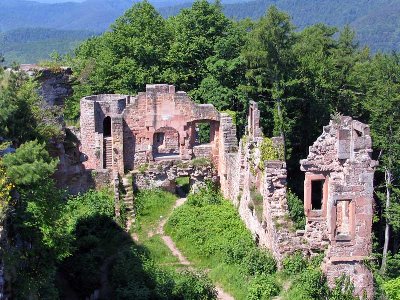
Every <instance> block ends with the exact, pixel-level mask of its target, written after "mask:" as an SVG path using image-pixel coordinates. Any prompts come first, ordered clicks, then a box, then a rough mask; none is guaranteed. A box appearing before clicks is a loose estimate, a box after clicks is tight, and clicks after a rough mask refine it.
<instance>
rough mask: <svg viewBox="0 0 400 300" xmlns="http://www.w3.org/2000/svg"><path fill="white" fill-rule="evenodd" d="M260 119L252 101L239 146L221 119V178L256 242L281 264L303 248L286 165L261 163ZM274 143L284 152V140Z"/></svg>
mask: <svg viewBox="0 0 400 300" xmlns="http://www.w3.org/2000/svg"><path fill="white" fill-rule="evenodd" d="M259 118H260V111H259V109H258V106H257V103H255V102H253V101H252V102H250V108H249V117H248V122H249V123H248V126H247V132H246V136H244V137H243V138H242V139H241V141H240V142H239V147H236V144H237V143H236V140H235V139H233V135H232V134H231V133H232V132H231V130H232V129H230V128H231V124H229V119H227V122H226V130H225V131H226V132H224V127H223V125H222V124H224V122H223V120H224V118H223V117H221V128H222V130H221V139H222V143H221V144H222V145H221V146H220V153H221V154H220V162H221V164H220V169H219V176H220V182H221V189H222V191H223V194H224V196H225V197H227V198H229V199H231V200H232V202H233V203H234V205H235V206H237V207H238V210H239V214H240V216H241V218H242V219H243V221H244V223H245V224H246V226H247V228H249V230H250V231H251V232H252V234H253V236H254V238H255V240H256V241H257V243H258V244H259V245H260V246H262V247H266V248H268V249H270V250H271V252H272V253H273V255H274V257H275V258H276V259H277V260H278V263H279V264H280V262H281V261H282V259H283V258H284V256H285V255H287V254H288V253H291V252H293V251H295V250H296V249H299V248H301V246H300V245H301V241H300V237H298V236H297V235H296V232H295V230H294V226H293V223H292V221H291V220H290V218H289V215H288V206H287V200H286V163H285V162H284V161H282V160H270V161H265V162H263V161H262V159H263V158H262V144H263V142H264V137H263V135H262V131H261V129H260V127H259V123H260V122H259ZM235 134H236V132H235ZM272 144H273V145H272V147H274V148H275V149H277V151H280V149H283V140H282V139H281V138H273V139H272Z"/></svg>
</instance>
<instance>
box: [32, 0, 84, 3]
mask: <svg viewBox="0 0 400 300" xmlns="http://www.w3.org/2000/svg"><path fill="white" fill-rule="evenodd" d="M35 1H36V2H42V3H61V2H83V1H84V0H35Z"/></svg>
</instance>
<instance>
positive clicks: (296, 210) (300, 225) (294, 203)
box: [286, 190, 306, 229]
mask: <svg viewBox="0 0 400 300" xmlns="http://www.w3.org/2000/svg"><path fill="white" fill-rule="evenodd" d="M286 197H287V203H288V208H289V216H290V218H291V220H292V221H293V223H294V227H295V228H296V229H304V227H305V226H306V217H305V215H304V204H303V201H301V199H300V198H299V197H297V195H296V194H294V193H293V192H292V191H290V190H288V192H287V193H286Z"/></svg>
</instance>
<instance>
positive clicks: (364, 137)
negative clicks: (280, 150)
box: [301, 117, 377, 298]
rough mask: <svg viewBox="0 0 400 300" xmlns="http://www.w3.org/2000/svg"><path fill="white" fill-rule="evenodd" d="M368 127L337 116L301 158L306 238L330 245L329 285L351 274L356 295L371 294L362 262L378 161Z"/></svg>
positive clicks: (366, 255) (368, 236) (366, 251)
mask: <svg viewBox="0 0 400 300" xmlns="http://www.w3.org/2000/svg"><path fill="white" fill-rule="evenodd" d="M371 148H372V142H371V137H370V129H369V127H368V125H365V124H363V123H361V122H358V121H355V120H353V119H352V118H350V117H339V118H338V119H337V120H333V121H331V122H330V124H329V125H328V126H325V127H324V130H323V133H322V135H321V136H320V137H319V138H318V139H317V141H316V142H315V143H314V144H313V145H312V146H311V147H310V153H309V155H308V157H307V159H305V160H302V161H301V169H302V170H303V171H305V172H306V176H305V182H304V211H305V214H306V217H307V225H306V233H307V234H306V235H305V238H306V239H307V240H308V241H309V242H310V244H311V245H312V246H313V247H315V248H320V249H324V248H326V247H327V250H326V256H325V261H324V264H323V270H324V272H325V273H326V275H327V277H328V281H329V284H330V285H331V286H332V285H334V280H335V278H338V277H340V276H341V275H343V274H346V275H349V276H350V277H351V279H352V280H353V282H354V285H355V288H356V294H358V295H362V294H363V292H364V290H365V292H366V293H367V295H368V298H372V295H373V279H372V274H371V271H369V270H368V269H367V267H365V265H364V263H363V261H364V260H368V259H369V258H370V254H371V247H372V246H371V245H372V239H371V231H372V218H373V202H374V198H373V189H374V187H373V178H374V168H375V167H376V165H377V162H376V161H374V160H372V159H371V154H372V149H371Z"/></svg>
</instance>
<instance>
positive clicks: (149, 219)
mask: <svg viewBox="0 0 400 300" xmlns="http://www.w3.org/2000/svg"><path fill="white" fill-rule="evenodd" d="M176 199H177V197H176V196H175V195H173V194H170V193H168V192H165V191H162V190H144V191H142V192H140V193H138V194H137V195H135V207H136V210H137V221H138V222H137V226H138V227H137V228H136V232H137V233H138V235H139V240H140V241H144V240H146V239H147V238H148V236H147V235H148V234H149V233H150V232H152V233H153V234H156V232H155V231H156V230H157V226H158V224H159V223H160V221H161V220H162V219H165V218H166V217H167V216H168V215H169V214H170V213H171V212H172V207H173V206H174V204H175V201H176Z"/></svg>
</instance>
